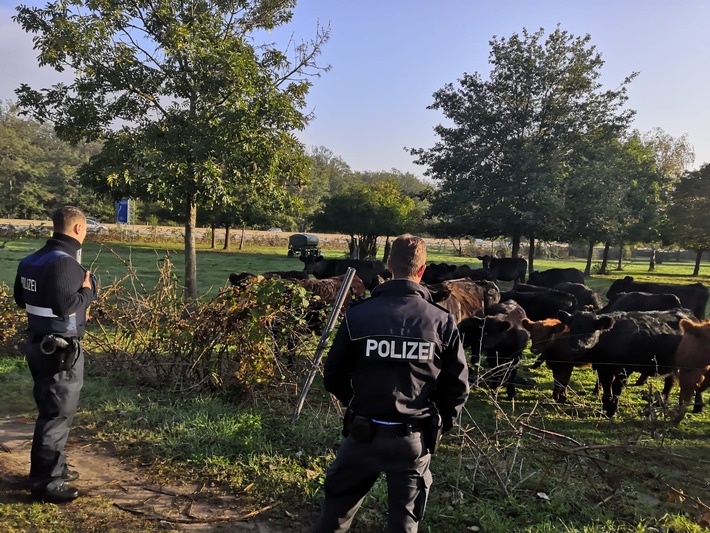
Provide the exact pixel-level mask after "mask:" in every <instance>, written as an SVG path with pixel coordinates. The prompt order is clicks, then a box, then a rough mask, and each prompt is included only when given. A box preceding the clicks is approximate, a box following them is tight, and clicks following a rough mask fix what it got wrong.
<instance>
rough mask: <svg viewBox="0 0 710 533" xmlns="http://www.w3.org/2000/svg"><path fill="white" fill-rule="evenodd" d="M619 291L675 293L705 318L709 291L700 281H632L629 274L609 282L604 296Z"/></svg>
mask: <svg viewBox="0 0 710 533" xmlns="http://www.w3.org/2000/svg"><path fill="white" fill-rule="evenodd" d="M620 292H650V293H653V294H675V295H676V296H677V297H678V298H680V302H681V304H682V305H683V307H685V308H687V309H690V310H691V311H692V312H693V314H694V315H695V316H696V317H698V318H699V319H704V318H705V307H706V306H707V304H708V298H709V297H710V291H708V289H707V287H706V286H705V285H703V284H702V283H692V284H690V285H673V284H668V283H651V282H647V283H644V282H638V281H634V278H632V277H631V276H626V277H625V278H623V279H617V280H616V281H615V282H614V283H612V284H611V287H609V290H608V291H607V293H606V297H607V298H609V299H611V297H612V296H613V295H614V294H618V293H620Z"/></svg>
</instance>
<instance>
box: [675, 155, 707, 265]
mask: <svg viewBox="0 0 710 533" xmlns="http://www.w3.org/2000/svg"><path fill="white" fill-rule="evenodd" d="M709 210H710V164H706V165H704V166H703V167H701V168H700V169H699V170H696V171H693V172H688V173H686V174H685V175H684V176H682V177H681V178H680V179H679V181H678V183H677V185H676V187H675V190H674V191H673V193H672V195H671V199H670V202H669V205H668V210H667V215H668V218H667V220H666V223H665V225H664V227H663V237H664V239H663V240H664V241H665V242H666V243H675V244H678V245H679V246H682V247H685V248H689V249H691V250H695V253H696V258H695V268H694V269H693V276H697V275H698V274H699V273H700V260H701V258H702V254H703V252H704V251H706V250H710V218H709V217H708V212H709Z"/></svg>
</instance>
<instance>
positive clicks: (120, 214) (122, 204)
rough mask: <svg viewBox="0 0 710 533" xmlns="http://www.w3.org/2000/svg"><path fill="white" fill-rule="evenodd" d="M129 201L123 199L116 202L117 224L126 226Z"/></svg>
mask: <svg viewBox="0 0 710 533" xmlns="http://www.w3.org/2000/svg"><path fill="white" fill-rule="evenodd" d="M129 202H130V200H129V199H128V198H124V199H123V200H119V201H118V202H116V222H117V223H119V224H128V210H129V209H128V208H129Z"/></svg>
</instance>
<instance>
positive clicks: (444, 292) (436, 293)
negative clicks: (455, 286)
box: [427, 283, 451, 302]
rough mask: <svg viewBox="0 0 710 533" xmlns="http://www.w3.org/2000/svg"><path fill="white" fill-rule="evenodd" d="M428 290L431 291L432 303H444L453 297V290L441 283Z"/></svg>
mask: <svg viewBox="0 0 710 533" xmlns="http://www.w3.org/2000/svg"><path fill="white" fill-rule="evenodd" d="M427 289H429V293H430V294H431V300H432V302H443V301H444V300H446V299H447V298H448V297H449V296H451V288H450V287H449V286H447V285H443V284H441V283H437V284H436V285H432V286H429V287H427Z"/></svg>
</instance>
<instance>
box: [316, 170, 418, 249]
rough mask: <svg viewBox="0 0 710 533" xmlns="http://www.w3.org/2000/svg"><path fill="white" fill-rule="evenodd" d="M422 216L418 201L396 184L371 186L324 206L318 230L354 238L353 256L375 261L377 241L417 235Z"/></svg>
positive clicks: (318, 217) (357, 188)
mask: <svg viewBox="0 0 710 533" xmlns="http://www.w3.org/2000/svg"><path fill="white" fill-rule="evenodd" d="M421 218H422V212H421V210H420V209H419V208H418V207H417V203H416V202H415V201H414V199H412V198H410V197H409V196H407V195H405V194H404V193H402V191H401V190H400V189H399V186H398V184H397V183H396V182H395V181H393V180H387V181H383V182H379V183H374V184H372V185H370V186H363V185H360V186H352V187H350V188H349V189H347V190H346V191H345V192H343V193H341V194H336V195H333V196H331V197H329V198H327V199H326V200H325V202H324V205H323V208H322V210H321V211H320V212H319V213H317V214H316V217H315V219H314V226H315V228H316V229H318V230H320V231H332V232H339V233H344V234H346V235H349V236H350V255H351V256H352V257H355V258H362V259H367V258H371V259H374V258H375V257H376V256H377V238H378V237H379V236H394V235H399V234H401V233H404V232H411V231H416V228H417V223H418V222H419V221H420V220H421Z"/></svg>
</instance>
